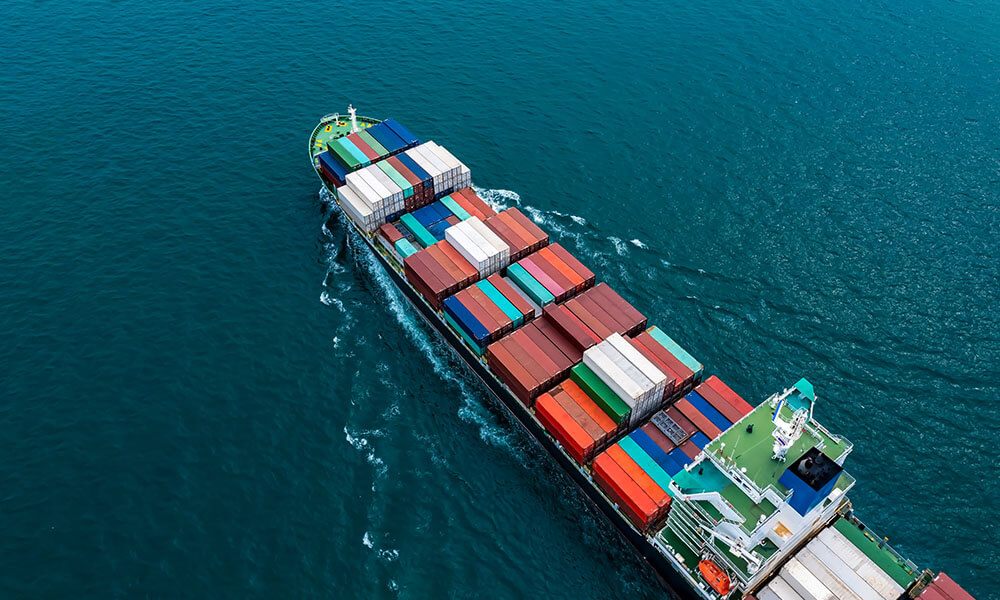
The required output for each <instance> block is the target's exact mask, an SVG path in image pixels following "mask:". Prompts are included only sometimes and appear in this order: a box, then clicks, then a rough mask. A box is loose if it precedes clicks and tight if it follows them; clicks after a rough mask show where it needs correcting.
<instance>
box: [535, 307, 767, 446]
mask: <svg viewBox="0 0 1000 600" xmlns="http://www.w3.org/2000/svg"><path fill="white" fill-rule="evenodd" d="M559 308H561V307H560V306H559V305H550V306H547V307H545V311H546V313H545V319H546V320H547V321H550V322H554V320H553V319H552V318H551V315H552V314H553V312H554V310H556V309H559ZM566 337H567V338H569V339H572V336H570V335H567V336H566ZM593 341H594V340H593V338H590V340H589V342H593ZM589 342H588V343H589ZM623 342H624V343H623ZM650 344H651V345H653V346H654V347H655V354H654V353H645V354H644V351H645V348H644V347H642V346H640V345H638V344H637V343H636V340H635V339H634V338H633V339H625V338H623V337H622V336H620V335H619V334H617V333H613V332H612V333H610V334H609V337H608V339H607V340H605V341H603V342H601V341H597V342H594V343H593V344H592V345H591V346H590V347H589V349H587V350H585V351H584V354H583V356H584V359H583V362H581V363H580V364H577V365H575V366H573V367H572V368H571V369H570V380H571V381H572V383H573V384H575V385H576V386H577V387H579V388H580V389H581V390H582V391H583V392H584V394H585V395H586V396H587V397H588V398H589V399H590V400H591V401H592V402H593V403H594V404H595V405H596V406H598V407H599V408H600V409H601V411H602V412H604V414H605V415H606V416H607V417H608V418H609V419H611V420H612V421H613V422H614V423H615V424H616V425H617V427H618V430H619V431H627V430H629V429H632V428H634V427H635V425H636V424H637V423H639V422H641V421H642V420H644V419H645V418H646V417H648V416H649V415H650V414H653V413H654V412H656V410H657V409H658V408H659V407H660V406H662V405H663V404H664V402H665V401H670V400H671V399H673V398H676V397H677V394H678V393H680V389H679V388H678V380H677V379H676V378H675V377H673V376H672V375H669V374H667V373H666V372H665V370H664V369H665V367H664V366H663V363H662V362H660V361H659V359H657V358H656V356H657V355H659V356H663V357H666V356H668V355H669V356H670V357H671V358H672V360H675V361H676V360H677V359H676V358H673V355H672V354H670V351H669V350H667V349H666V348H665V347H663V346H662V345H660V344H659V342H656V341H655V340H653V341H651V342H650ZM598 346H600V348H598ZM678 348H679V346H678ZM595 349H597V350H600V351H601V358H600V359H598V361H599V362H600V363H602V364H604V365H605V366H604V368H603V369H600V368H598V369H596V370H595V369H592V368H591V366H590V362H591V361H590V360H588V358H587V354H588V353H591V354H593V353H595V352H596V351H597V350H595ZM605 349H607V350H608V352H610V353H611V354H613V355H615V356H616V357H617V358H616V359H614V360H608V359H607V358H606V357H605V355H604V352H603V351H604V350H605ZM685 354H686V352H685ZM623 356H624V357H627V358H628V363H629V364H627V365H625V369H627V372H628V373H631V374H632V376H633V377H637V378H638V377H646V378H649V381H652V379H654V378H655V379H656V383H657V386H659V385H662V391H659V389H660V388H654V389H656V390H657V391H653V392H651V393H650V394H649V395H648V396H647V398H646V399H645V402H646V404H641V403H640V402H641V401H640V400H639V399H638V398H635V397H633V396H632V395H630V394H629V393H628V392H627V391H626V390H625V389H623V387H624V385H631V386H635V385H637V384H636V383H634V382H633V383H626V384H624V385H623V384H621V383H618V382H615V380H614V379H613V377H612V376H611V375H610V374H609V373H607V371H615V369H617V371H616V373H617V376H618V377H623V376H624V374H625V373H626V371H625V370H623V368H622V367H621V366H619V365H621V364H622V363H623V362H625V361H622V357H623ZM642 359H645V360H646V361H647V362H646V363H645V364H642ZM632 360H635V361H636V362H638V363H640V364H642V368H641V369H640V368H639V367H638V366H636V365H635V363H632V362H631V361H632ZM651 367H652V368H651ZM643 371H644V372H643ZM657 371H659V372H660V374H661V375H662V383H661V380H660V379H659V378H658V377H657V375H656V373H657ZM599 373H600V374H599ZM605 378H607V379H608V381H606V379H605ZM649 381H647V382H646V384H645V385H647V386H648V385H649ZM717 381H718V380H717V379H713V384H712V385H713V389H714V388H718V389H720V390H721V389H722V386H721V385H719V384H721V382H718V384H716V382H717ZM725 390H728V391H726V392H720V393H725V394H728V395H729V397H730V398H731V399H732V400H731V401H732V402H734V403H735V402H737V400H736V399H738V398H739V397H738V396H736V395H735V393H733V392H732V390H729V388H728V387H726V388H725ZM634 391H635V390H634V388H633V392H634ZM744 404H745V403H744ZM746 406H749V405H746ZM650 407H652V408H650ZM667 413H668V414H669V416H670V418H672V419H674V422H675V423H676V426H675V427H674V433H673V435H672V437H671V438H670V439H672V440H673V443H674V445H675V446H680V445H681V444H683V443H684V442H685V441H687V440H688V438H690V437H691V435H693V434H694V433H696V432H697V431H698V428H697V427H695V426H694V424H692V423H691V421H690V420H689V419H688V418H687V417H685V416H684V415H683V414H681V413H680V412H679V411H678V409H677V408H676V407H673V406H671V407H670V408H668V409H667ZM661 414H662V411H661ZM539 420H541V419H539ZM546 428H547V429H549V433H551V434H552V436H553V437H555V438H556V440H558V441H559V442H560V443H561V444H562V445H563V446H564V447H566V448H567V449H569V448H571V447H574V444H575V443H576V442H575V441H574V440H572V439H570V438H568V437H566V432H565V428H563V430H558V429H552V428H549V427H548V426H546ZM601 446H602V445H601V442H599V441H597V440H595V448H596V449H597V450H600V449H601ZM570 453H571V454H572V453H573V452H572V451H570ZM695 454H696V453H695Z"/></svg>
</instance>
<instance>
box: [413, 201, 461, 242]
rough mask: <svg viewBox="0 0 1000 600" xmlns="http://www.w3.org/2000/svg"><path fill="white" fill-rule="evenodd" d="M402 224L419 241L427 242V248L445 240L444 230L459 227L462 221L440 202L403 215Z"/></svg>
mask: <svg viewBox="0 0 1000 600" xmlns="http://www.w3.org/2000/svg"><path fill="white" fill-rule="evenodd" d="M400 222H401V223H402V224H403V225H404V226H405V227H406V228H407V229H409V230H410V231H412V232H413V234H414V236H416V237H417V239H418V240H425V241H426V243H425V244H424V247H426V246H429V245H432V244H436V243H437V242H439V241H441V240H443V239H445V236H444V230H445V229H447V228H449V227H451V226H452V225H457V224H458V223H459V222H461V219H459V218H458V217H457V216H456V215H455V213H453V212H452V211H451V210H449V209H448V207H447V206H446V205H445V204H444V203H443V202H440V201H438V202H431V203H430V204H428V205H427V206H423V207H421V208H418V209H416V210H414V211H413V212H410V213H407V214H405V215H403V216H402V217H400ZM431 240H433V241H431Z"/></svg>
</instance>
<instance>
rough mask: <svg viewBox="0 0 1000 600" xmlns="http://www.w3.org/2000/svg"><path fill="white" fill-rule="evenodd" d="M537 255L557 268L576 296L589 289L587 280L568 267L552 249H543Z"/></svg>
mask: <svg viewBox="0 0 1000 600" xmlns="http://www.w3.org/2000/svg"><path fill="white" fill-rule="evenodd" d="M537 254H538V255H539V256H542V257H543V258H544V259H545V260H546V261H547V262H548V263H549V264H550V265H552V266H553V267H555V268H556V269H557V270H558V271H559V273H560V274H562V276H563V277H565V278H566V280H567V281H568V282H569V285H570V286H571V287H572V288H573V293H574V294H578V293H580V292H582V291H583V290H584V289H586V288H587V283H586V280H584V278H583V277H582V276H581V275H580V274H579V273H577V272H576V271H574V270H573V269H572V267H570V266H569V265H567V264H566V263H565V262H564V261H563V260H562V259H561V258H559V257H558V256H556V253H555V252H553V251H552V249H551V248H549V247H545V248H541V249H540V250H539V251H538V252H537Z"/></svg>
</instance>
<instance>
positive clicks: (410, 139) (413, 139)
mask: <svg viewBox="0 0 1000 600" xmlns="http://www.w3.org/2000/svg"><path fill="white" fill-rule="evenodd" d="M382 123H384V124H385V126H386V127H388V128H389V129H391V130H392V132H393V133H395V134H396V135H398V136H399V138H400V139H401V140H403V142H404V143H406V145H407V147H412V146H416V145H417V144H419V143H420V140H418V139H417V136H415V135H413V134H412V133H410V130H409V129H407V128H406V127H403V125H402V124H401V123H400V122H399V121H397V120H396V119H386V120H385V121H382Z"/></svg>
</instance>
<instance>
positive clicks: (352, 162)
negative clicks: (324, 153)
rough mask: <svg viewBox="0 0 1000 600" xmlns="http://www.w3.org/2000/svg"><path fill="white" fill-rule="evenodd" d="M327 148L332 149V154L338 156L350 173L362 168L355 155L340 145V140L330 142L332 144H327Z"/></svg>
mask: <svg viewBox="0 0 1000 600" xmlns="http://www.w3.org/2000/svg"><path fill="white" fill-rule="evenodd" d="M326 147H327V148H329V149H330V152H333V153H334V154H335V155H337V158H339V159H340V162H342V163H344V165H345V166H347V170H348V171H354V170H355V169H357V168H358V167H360V166H361V163H360V162H359V161H358V159H356V158H354V155H353V154H351V153H350V152H348V150H347V148H346V147H344V145H343V144H341V143H340V138H337V139H335V140H330V143H329V144H327V145H326Z"/></svg>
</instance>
